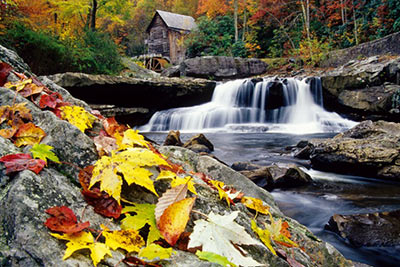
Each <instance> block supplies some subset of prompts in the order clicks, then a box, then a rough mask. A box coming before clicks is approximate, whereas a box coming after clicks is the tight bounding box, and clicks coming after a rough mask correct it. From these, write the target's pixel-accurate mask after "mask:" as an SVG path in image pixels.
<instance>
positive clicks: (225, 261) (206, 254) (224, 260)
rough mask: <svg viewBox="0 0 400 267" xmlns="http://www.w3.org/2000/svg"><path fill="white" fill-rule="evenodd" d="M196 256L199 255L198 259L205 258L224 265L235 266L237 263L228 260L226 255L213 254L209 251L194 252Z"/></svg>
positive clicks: (225, 266) (226, 266) (227, 266)
mask: <svg viewBox="0 0 400 267" xmlns="http://www.w3.org/2000/svg"><path fill="white" fill-rule="evenodd" d="M196 256H197V257H199V259H200V260H205V261H209V262H213V263H217V264H219V265H222V266H224V267H236V266H237V265H236V264H234V263H232V262H230V261H229V260H228V259H227V258H226V257H224V256H221V255H218V254H215V253H213V252H209V251H200V250H198V251H197V252H196Z"/></svg>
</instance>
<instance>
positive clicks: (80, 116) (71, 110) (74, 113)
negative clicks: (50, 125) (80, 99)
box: [60, 106, 96, 132]
mask: <svg viewBox="0 0 400 267" xmlns="http://www.w3.org/2000/svg"><path fill="white" fill-rule="evenodd" d="M60 110H61V111H62V112H61V117H62V119H64V120H67V121H68V122H69V123H71V124H73V125H75V126H76V127H77V128H78V129H79V130H81V131H82V132H85V130H86V129H89V128H92V124H93V122H94V121H95V120H96V117H95V116H93V115H92V114H90V113H89V112H87V111H86V110H85V109H84V108H82V107H78V106H63V107H60Z"/></svg>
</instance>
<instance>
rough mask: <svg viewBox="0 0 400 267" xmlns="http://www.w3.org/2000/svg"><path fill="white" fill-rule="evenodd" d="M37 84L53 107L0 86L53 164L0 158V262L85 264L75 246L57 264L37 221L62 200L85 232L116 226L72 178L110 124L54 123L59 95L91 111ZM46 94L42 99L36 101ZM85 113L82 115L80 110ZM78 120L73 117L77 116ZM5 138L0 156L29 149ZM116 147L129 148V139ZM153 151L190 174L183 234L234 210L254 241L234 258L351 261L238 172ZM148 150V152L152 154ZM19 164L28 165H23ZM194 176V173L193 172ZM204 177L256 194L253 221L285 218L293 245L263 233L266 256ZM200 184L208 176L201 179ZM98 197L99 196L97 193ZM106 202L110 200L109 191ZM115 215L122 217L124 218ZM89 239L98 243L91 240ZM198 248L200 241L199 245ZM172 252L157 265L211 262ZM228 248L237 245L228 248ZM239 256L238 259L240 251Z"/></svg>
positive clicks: (244, 213) (138, 197)
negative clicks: (258, 206)
mask: <svg viewBox="0 0 400 267" xmlns="http://www.w3.org/2000/svg"><path fill="white" fill-rule="evenodd" d="M0 49H1V53H0V55H1V58H0V59H1V60H2V61H3V62H7V63H9V64H11V65H13V62H11V61H10V58H15V59H16V60H17V61H18V62H20V64H19V65H20V66H24V65H23V62H22V60H21V59H19V58H18V57H17V55H15V54H14V53H12V52H11V51H9V50H7V49H5V48H4V47H2V46H0ZM25 71H26V73H28V72H29V71H28V70H27V69H26V70H25ZM3 73H5V72H3ZM2 75H3V76H5V77H6V78H7V79H8V80H9V81H10V80H11V81H18V80H20V76H16V75H15V74H14V73H12V72H11V73H10V74H2ZM42 81H43V84H44V85H45V86H46V87H45V92H42V93H39V95H37V96H36V97H38V96H40V95H41V94H42V95H43V94H47V97H50V96H51V95H52V96H54V97H56V96H57V99H58V100H59V102H57V103H58V104H55V105H53V104H51V102H46V103H47V104H46V105H47V108H40V106H41V104H39V105H38V104H37V103H36V102H35V101H33V102H32V101H31V99H33V100H35V99H34V97H30V98H24V97H22V96H21V95H20V94H16V93H15V91H13V90H11V89H7V88H3V87H1V88H0V103H1V105H2V106H5V105H8V106H13V105H14V104H19V103H25V104H24V105H25V107H26V108H27V109H28V110H29V111H30V114H31V115H32V123H34V124H35V125H37V127H40V128H42V129H43V131H44V132H45V134H46V136H45V137H44V138H43V140H42V141H41V143H42V144H46V145H49V146H51V147H52V148H53V149H52V151H53V152H54V154H55V155H56V156H57V157H58V158H59V160H60V162H61V163H55V162H48V165H47V166H46V167H45V168H44V169H42V170H41V171H37V172H33V171H30V170H23V171H19V172H18V171H17V172H15V171H12V172H10V171H9V170H8V168H9V166H8V167H7V168H6V166H5V165H4V164H3V163H0V172H1V176H0V177H1V181H0V205H1V206H2V207H3V208H2V209H1V210H0V265H1V266H91V265H92V261H91V259H90V256H89V253H88V252H89V250H80V251H79V252H76V253H73V254H72V255H71V256H70V257H68V259H66V260H65V261H64V260H62V258H63V255H64V250H65V242H64V241H61V240H58V239H56V238H54V237H52V236H50V234H49V233H50V231H49V230H48V229H47V228H46V227H45V226H44V224H43V223H44V222H45V221H46V219H47V218H48V217H49V216H48V215H46V213H45V211H46V210H47V209H48V208H50V207H53V206H63V205H65V206H68V207H70V208H71V209H72V210H73V211H75V213H76V214H78V215H80V216H78V217H79V220H80V221H90V224H91V228H93V229H101V228H100V225H101V224H103V225H107V226H106V227H107V228H110V229H115V230H118V229H119V227H120V226H119V222H120V219H121V218H120V219H118V220H115V221H113V222H110V219H107V218H105V217H103V216H101V215H99V214H97V213H96V212H95V209H94V208H93V207H92V206H87V204H86V202H85V199H84V197H83V195H82V194H81V193H80V191H81V187H80V186H79V185H78V184H79V183H83V184H84V183H85V180H81V179H79V178H78V173H79V171H80V169H82V168H84V167H86V166H88V165H90V164H93V163H95V162H96V161H98V160H99V159H100V155H99V153H98V152H97V151H96V145H95V144H97V145H99V143H98V142H96V141H94V139H96V137H99V134H100V133H102V134H103V135H104V131H107V129H108V130H110V128H109V127H110V126H109V125H108V126H107V128H106V126H105V121H104V119H102V118H101V117H99V118H94V119H92V120H93V121H92V123H91V124H90V125H89V126H91V127H92V129H91V130H90V131H86V133H84V130H82V129H78V128H77V127H76V126H74V125H73V124H71V123H69V122H67V121H65V120H61V119H60V118H59V117H57V116H56V115H55V114H54V113H53V112H51V111H50V110H51V109H49V108H50V106H52V107H53V108H54V107H57V105H59V104H60V103H61V102H60V101H61V99H63V102H62V103H61V104H62V105H63V106H64V105H66V102H65V101H68V102H69V103H71V104H73V105H76V106H79V107H82V108H84V109H85V110H86V111H85V112H88V113H90V112H93V111H92V110H91V109H90V108H89V107H88V105H87V104H86V103H84V102H82V101H80V100H77V99H75V98H73V97H72V96H71V95H70V94H69V93H68V92H67V91H66V90H65V89H63V88H61V87H60V86H58V85H56V84H55V83H54V82H52V81H50V80H48V79H45V78H43V79H42ZM27 83H29V82H27ZM31 83H32V81H31ZM35 83H37V86H43V84H41V83H40V82H39V81H36V80H35ZM58 94H59V95H58ZM47 97H44V99H46V98H47ZM41 99H42V98H41ZM50 99H51V98H50ZM46 109H48V110H46ZM81 112H83V111H81ZM85 112H83V113H84V114H86V113H85ZM83 113H82V114H83ZM87 116H88V115H87ZM73 117H74V116H73ZM78 117H79V118H81V116H78ZM70 119H72V118H70ZM72 120H73V119H72ZM2 127H7V125H5V123H3V122H2ZM83 129H84V128H83ZM114 130H115V129H114ZM93 137H94V139H93ZM107 140H109V139H107ZM12 141H15V140H9V139H5V138H3V137H0V156H5V155H9V154H15V153H22V152H24V153H29V151H30V146H21V147H17V146H16V145H15V144H14V143H13V142H12ZM122 142H124V141H122ZM137 142H138V141H137ZM124 144H125V146H129V144H130V143H124ZM138 144H139V146H143V141H140V142H139V143H136V145H138ZM102 147H103V149H102V150H101V151H102V153H107V152H106V151H107V149H111V148H112V146H107V145H106V144H103V145H102ZM125 149H126V148H125ZM159 149H160V151H161V152H162V153H163V154H165V155H166V156H167V157H168V160H169V161H170V162H172V163H174V164H180V165H181V166H182V167H183V171H184V172H185V173H186V174H190V175H193V176H192V180H193V182H194V187H195V189H196V190H197V198H196V202H195V205H194V209H195V210H196V211H197V212H198V213H192V214H191V215H190V216H189V222H188V226H187V231H188V232H191V231H194V229H193V227H194V224H196V222H198V221H199V219H200V218H199V216H200V215H199V214H209V213H210V212H211V211H212V212H214V213H216V214H219V215H229V214H235V215H236V214H237V219H236V220H235V222H236V223H237V224H239V225H240V226H241V227H242V228H241V229H243V230H244V231H245V232H246V233H247V235H250V237H251V238H252V239H254V240H256V241H254V244H255V245H246V246H242V249H241V253H239V251H237V252H236V253H237V254H238V256H237V257H239V258H241V257H244V258H246V259H248V260H250V258H251V259H252V260H253V261H257V262H259V265H260V266H267V265H274V266H289V265H292V266H293V264H296V266H300V265H299V264H302V265H304V266H352V263H351V262H349V261H347V260H346V259H345V258H343V256H341V254H340V253H339V252H338V251H337V250H336V249H335V248H333V247H332V246H331V245H329V244H328V243H325V242H322V241H321V240H319V239H318V238H316V237H315V236H314V235H313V234H312V233H311V232H310V231H309V230H308V229H307V228H305V227H304V226H302V225H300V224H299V223H297V222H296V221H294V220H292V219H290V218H287V217H285V216H283V215H282V213H281V212H280V211H279V208H278V207H277V206H276V205H275V203H274V201H273V198H272V196H271V195H270V194H269V193H268V192H267V191H265V190H263V189H262V188H259V187H258V186H256V185H255V184H253V183H252V182H251V181H249V180H248V179H247V178H246V177H244V176H243V175H241V174H239V173H237V172H235V171H234V170H232V169H231V168H229V167H227V166H225V165H224V164H221V163H219V162H218V161H216V160H214V159H212V158H210V157H208V156H200V155H199V154H196V153H194V152H192V151H190V150H187V149H185V148H179V147H160V148H159ZM148 151H149V152H148V153H155V152H150V150H148ZM114 153H116V152H114ZM156 155H158V154H156ZM53 159H54V158H53ZM172 163H171V164H172ZM175 166H178V165H175ZM25 167H26V168H28V167H29V166H25ZM151 170H152V171H153V172H155V173H156V174H157V173H159V171H160V169H159V168H158V167H156V168H154V169H151ZM195 173H197V174H196V175H195ZM200 177H203V178H200ZM204 177H206V179H205V178H204ZM153 178H154V177H153ZM204 179H205V180H204ZM210 179H215V181H219V182H223V183H225V184H226V185H229V186H230V187H232V188H235V189H236V190H240V191H241V192H242V193H243V194H244V195H246V196H249V197H255V198H259V199H260V200H261V201H262V202H263V203H264V204H263V205H267V206H268V207H269V212H265V211H264V213H265V214H266V215H265V214H264V215H263V214H260V213H259V214H258V216H257V218H256V223H258V225H263V224H264V223H266V225H268V224H271V225H272V224H274V225H275V223H282V222H285V229H286V230H285V231H286V232H284V233H285V236H286V237H287V238H289V236H290V240H292V242H295V243H289V244H291V245H290V246H282V245H279V243H278V242H275V241H274V239H270V237H269V235H267V236H266V237H265V238H267V241H266V242H267V243H268V244H270V246H271V245H272V248H275V249H274V251H276V252H275V253H273V252H272V250H271V249H268V248H267V246H266V245H264V244H262V242H261V240H259V239H258V235H257V234H256V233H254V232H253V230H254V226H252V223H251V221H252V220H253V219H254V218H255V217H254V216H255V214H254V213H253V212H252V211H251V209H249V208H247V206H246V205H244V204H242V203H241V202H240V201H239V202H236V203H231V204H230V205H229V203H227V201H225V200H229V199H230V198H229V195H228V198H226V199H222V200H221V199H220V194H221V192H220V191H218V190H216V189H215V188H214V189H213V187H210V186H209V185H208V183H210V181H211V180H210ZM205 181H208V183H206V182H205ZM152 183H153V182H152ZM154 185H155V189H154V190H155V192H158V194H159V195H162V194H163V193H164V192H165V191H166V190H167V189H168V187H169V186H170V185H169V182H168V183H167V182H163V181H159V182H154ZM86 190H87V189H86ZM222 190H223V189H222ZM229 190H230V189H229ZM229 192H231V191H229ZM122 193H123V195H124V197H125V198H126V201H128V202H130V203H132V202H135V203H148V204H155V203H156V202H157V198H156V196H155V194H154V193H151V192H150V191H148V190H146V189H144V188H143V187H141V186H138V185H131V186H128V185H124V187H123V189H122ZM235 195H236V196H235V197H234V196H231V198H234V199H235V198H236V197H237V196H238V194H235ZM102 196H103V197H104V195H102ZM92 197H93V196H92ZM97 197H99V196H97ZM107 199H108V200H110V199H109V196H108V198H107ZM114 204H115V203H114ZM92 205H93V203H92ZM269 213H271V216H268V214H269ZM121 216H122V217H125V215H121ZM203 219H204V218H203ZM286 224H287V226H286ZM103 228H104V227H103ZM252 229H253V230H252ZM287 232H288V233H289V234H287ZM260 233H261V232H259V235H260ZM235 234H236V233H235ZM274 234H275V235H276V236H281V232H279V231H278V232H274ZM261 236H262V235H261ZM263 238H264V237H262V239H263ZM211 239H212V238H211ZM257 240H258V241H257ZM285 240H286V239H285ZM96 242H101V241H100V240H96ZM238 242H239V241H238ZM284 242H286V243H288V242H289V241H287V240H286V241H284ZM183 243H184V241H183ZM239 243H240V242H239ZM161 244H163V246H168V245H166V243H165V242H164V243H162V242H161ZM294 244H295V245H294ZM84 246H86V247H88V246H89V245H88V244H87V243H85V244H84ZM186 246H187V245H186ZM204 248H205V246H203V249H204ZM173 249H174V250H175V251H176V252H175V254H174V255H172V256H171V258H169V259H164V260H162V261H161V262H159V263H160V264H161V265H162V266H215V264H212V263H208V262H205V261H202V260H200V259H199V258H198V257H197V256H195V254H193V253H192V252H190V250H187V249H182V247H180V246H178V245H176V246H174V248H173ZM230 249H234V250H237V249H236V248H235V247H232V248H230ZM228 254H229V253H228ZM243 254H245V255H246V256H243ZM111 255H112V257H111V256H106V257H105V258H104V259H103V260H101V258H102V257H101V258H100V260H99V261H101V262H100V263H99V266H115V265H116V264H118V263H119V264H122V263H121V260H122V259H123V258H124V257H125V256H124V251H123V250H121V249H118V250H115V251H113V252H112V254H111ZM135 255H136V254H135ZM227 256H228V255H227ZM92 258H93V255H92ZM241 265H243V264H241Z"/></svg>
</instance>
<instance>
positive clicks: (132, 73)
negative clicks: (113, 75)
mask: <svg viewBox="0 0 400 267" xmlns="http://www.w3.org/2000/svg"><path fill="white" fill-rule="evenodd" d="M121 63H122V65H123V66H124V67H125V68H126V69H125V70H124V71H123V72H122V73H121V75H122V76H124V77H130V78H141V79H145V78H157V77H159V76H160V74H158V73H157V72H155V71H152V70H149V69H146V68H142V67H140V66H139V65H138V64H136V62H135V60H134V59H132V58H129V57H121Z"/></svg>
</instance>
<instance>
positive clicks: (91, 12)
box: [90, 0, 97, 31]
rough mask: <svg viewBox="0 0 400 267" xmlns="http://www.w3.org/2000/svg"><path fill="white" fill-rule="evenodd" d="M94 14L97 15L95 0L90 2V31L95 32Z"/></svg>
mask: <svg viewBox="0 0 400 267" xmlns="http://www.w3.org/2000/svg"><path fill="white" fill-rule="evenodd" d="M96 13H97V0H92V8H91V9H90V30H91V31H95V30H96Z"/></svg>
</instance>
